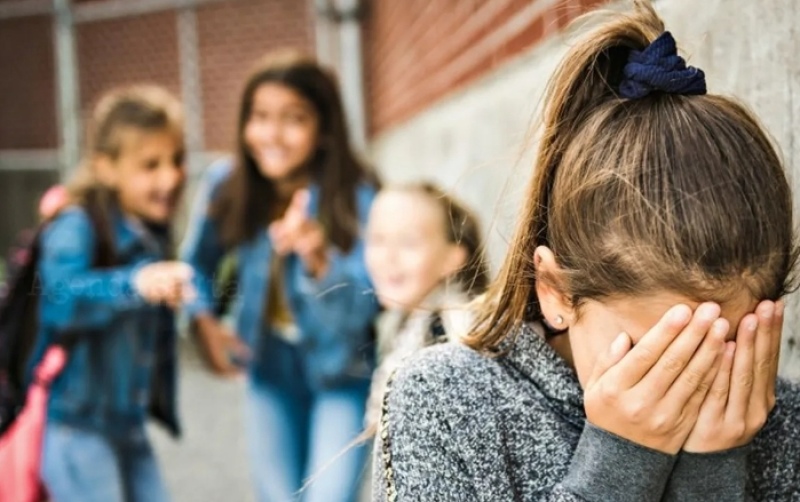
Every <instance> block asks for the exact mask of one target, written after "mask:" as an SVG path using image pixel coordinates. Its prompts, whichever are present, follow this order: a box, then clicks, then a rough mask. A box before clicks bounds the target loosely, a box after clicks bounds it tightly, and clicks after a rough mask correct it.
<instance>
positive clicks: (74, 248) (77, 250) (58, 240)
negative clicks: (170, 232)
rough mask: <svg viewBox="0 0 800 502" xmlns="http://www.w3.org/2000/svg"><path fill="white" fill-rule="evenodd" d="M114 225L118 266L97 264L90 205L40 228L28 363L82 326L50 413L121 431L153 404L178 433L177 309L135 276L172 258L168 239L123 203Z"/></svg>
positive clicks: (60, 418)
mask: <svg viewBox="0 0 800 502" xmlns="http://www.w3.org/2000/svg"><path fill="white" fill-rule="evenodd" d="M111 225H112V235H113V245H114V255H115V256H114V258H115V259H114V262H115V263H116V264H117V265H115V266H113V267H110V268H95V267H93V266H92V263H93V261H94V260H93V257H94V254H95V247H96V244H95V239H96V235H95V230H94V226H93V224H92V222H91V220H90V219H89V216H88V215H87V214H86V212H85V211H84V210H83V209H82V208H79V207H71V208H68V209H66V210H65V211H63V212H62V213H61V214H60V215H59V216H58V217H57V218H56V219H55V220H54V221H53V222H51V223H50V224H49V225H48V226H47V228H45V229H44V231H43V233H42V234H41V239H42V241H41V256H40V259H39V263H38V271H39V278H38V279H39V280H38V281H37V282H38V286H39V288H40V289H39V291H38V292H39V293H41V296H40V300H39V328H38V329H39V335H38V337H37V346H36V348H35V349H34V353H33V354H34V355H33V358H32V360H31V364H30V367H33V365H34V364H35V363H36V362H37V361H38V360H39V359H40V358H41V356H42V355H43V353H44V351H45V350H46V349H47V347H48V346H49V345H50V344H51V343H53V342H56V341H59V338H60V337H64V336H75V335H77V337H76V342H75V344H74V345H71V349H70V352H69V357H68V361H67V364H66V366H65V368H64V370H63V371H62V372H61V374H60V375H59V376H58V377H57V378H56V380H55V381H54V382H53V385H52V388H51V391H50V400H49V403H48V420H53V421H56V422H59V423H64V424H67V425H73V426H76V427H81V428H85V429H90V430H95V431H99V432H101V433H104V434H110V435H115V434H127V433H129V432H131V431H133V430H134V429H135V428H137V427H141V426H142V425H143V424H144V422H145V419H146V417H147V414H148V412H150V413H151V414H152V415H153V416H154V417H155V418H156V419H158V420H159V421H161V422H162V423H164V425H166V427H167V428H168V429H169V430H170V432H172V434H173V435H176V436H177V435H179V433H180V426H179V424H178V420H177V413H176V406H175V401H176V391H177V381H176V379H177V361H176V337H175V335H176V331H175V323H174V315H173V313H172V312H171V311H170V310H169V309H167V308H166V307H159V306H152V305H149V304H147V303H145V302H144V300H143V299H142V298H141V297H140V296H139V295H138V293H136V291H135V289H134V286H133V280H134V277H135V274H136V272H137V271H138V269H139V268H140V267H141V266H143V265H144V264H147V263H151V262H155V261H161V260H164V259H165V258H166V256H167V240H168V239H167V238H166V236H157V235H156V234H155V233H153V232H151V231H150V230H148V229H146V228H145V227H144V226H143V225H141V224H138V223H136V222H133V221H130V220H128V219H126V218H125V217H123V216H122V214H121V213H119V212H114V214H112V217H111Z"/></svg>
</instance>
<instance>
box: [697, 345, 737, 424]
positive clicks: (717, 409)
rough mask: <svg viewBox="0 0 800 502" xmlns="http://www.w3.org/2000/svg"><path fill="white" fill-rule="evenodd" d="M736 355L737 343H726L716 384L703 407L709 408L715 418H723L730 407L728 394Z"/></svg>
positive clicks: (713, 384) (712, 385) (709, 392)
mask: <svg viewBox="0 0 800 502" xmlns="http://www.w3.org/2000/svg"><path fill="white" fill-rule="evenodd" d="M735 353H736V342H727V343H725V350H724V351H723V353H722V362H721V364H720V367H719V370H718V371H717V375H716V377H715V378H714V382H713V383H712V384H711V388H710V389H709V391H708V396H707V397H706V399H705V401H704V403H703V407H704V408H707V409H708V410H709V412H711V413H713V414H714V416H717V417H719V416H723V415H724V414H725V407H726V406H727V405H728V394H729V393H730V390H731V371H732V369H733V356H734V354H735Z"/></svg>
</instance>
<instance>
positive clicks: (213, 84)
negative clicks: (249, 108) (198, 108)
mask: <svg viewBox="0 0 800 502" xmlns="http://www.w3.org/2000/svg"><path fill="white" fill-rule="evenodd" d="M308 4H309V2H305V1H294V0H292V1H289V0H281V1H275V0H237V1H235V2H222V3H216V4H209V5H207V6H204V7H202V8H200V9H199V10H198V17H197V19H198V30H199V38H200V43H199V45H200V47H199V51H200V68H201V81H202V92H203V101H204V109H203V116H204V118H205V120H204V122H205V144H206V148H207V149H217V150H230V149H231V148H232V147H233V145H234V140H235V125H236V113H237V110H238V107H239V100H240V98H241V96H240V93H241V91H242V86H243V85H244V79H245V78H246V76H247V74H248V72H249V71H250V69H251V67H252V66H253V64H254V63H255V62H256V61H257V60H258V59H259V58H260V57H261V56H263V55H264V54H266V53H267V52H269V51H271V50H274V49H277V48H281V47H296V48H299V49H302V50H305V51H309V52H311V51H313V47H314V39H313V33H312V27H313V24H312V19H311V14H312V13H311V12H310V11H309V9H308Z"/></svg>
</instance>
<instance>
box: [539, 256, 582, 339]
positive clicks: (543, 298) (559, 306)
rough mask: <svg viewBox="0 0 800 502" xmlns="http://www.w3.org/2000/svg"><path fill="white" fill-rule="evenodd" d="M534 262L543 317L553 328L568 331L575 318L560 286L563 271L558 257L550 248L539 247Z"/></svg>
mask: <svg viewBox="0 0 800 502" xmlns="http://www.w3.org/2000/svg"><path fill="white" fill-rule="evenodd" d="M533 260H534V262H533V263H534V266H535V267H536V296H537V297H538V298H539V307H540V308H541V309H542V315H543V316H544V318H545V320H546V321H547V323H548V324H550V326H552V327H553V328H555V329H557V330H562V329H566V328H567V327H568V326H569V325H570V324H571V322H572V319H573V318H574V316H573V312H574V310H573V308H572V304H571V303H570V301H569V298H567V296H566V295H565V294H564V292H563V291H562V289H561V288H560V286H559V285H560V284H561V269H560V267H559V266H558V263H556V257H555V255H554V254H553V251H551V250H550V248H548V247H546V246H539V247H537V248H536V251H534V255H533Z"/></svg>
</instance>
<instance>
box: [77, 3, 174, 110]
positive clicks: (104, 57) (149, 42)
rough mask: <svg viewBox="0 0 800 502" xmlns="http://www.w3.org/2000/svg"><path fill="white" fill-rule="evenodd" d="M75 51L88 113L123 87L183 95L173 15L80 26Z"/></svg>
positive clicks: (82, 103) (158, 15)
mask: <svg viewBox="0 0 800 502" xmlns="http://www.w3.org/2000/svg"><path fill="white" fill-rule="evenodd" d="M76 50H77V53H78V67H79V71H78V73H79V79H80V84H79V85H80V92H81V108H82V109H83V110H84V111H87V110H89V109H90V108H91V107H92V106H93V105H94V104H95V102H96V101H97V99H98V98H99V96H100V95H102V94H103V93H104V92H106V91H107V90H108V89H111V88H114V87H118V86H122V85H129V84H135V83H152V84H159V85H162V86H164V87H166V88H167V89H169V90H170V91H172V92H174V93H176V94H177V93H178V92H179V91H180V74H179V67H178V42H177V34H176V23H175V13H174V12H172V11H166V12H159V13H154V14H147V15H144V16H135V17H125V18H119V19H113V20H107V21H99V22H93V23H85V24H80V25H78V27H77V29H76Z"/></svg>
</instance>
